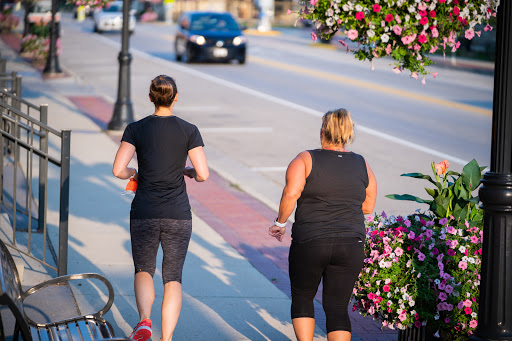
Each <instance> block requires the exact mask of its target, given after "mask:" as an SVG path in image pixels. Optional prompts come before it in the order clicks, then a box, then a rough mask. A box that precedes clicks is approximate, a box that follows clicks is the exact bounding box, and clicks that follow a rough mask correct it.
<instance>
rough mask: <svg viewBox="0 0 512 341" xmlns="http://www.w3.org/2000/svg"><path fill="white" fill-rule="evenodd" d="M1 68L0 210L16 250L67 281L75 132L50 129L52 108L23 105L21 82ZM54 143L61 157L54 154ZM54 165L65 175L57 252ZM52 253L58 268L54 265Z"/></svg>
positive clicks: (60, 196) (60, 206)
mask: <svg viewBox="0 0 512 341" xmlns="http://www.w3.org/2000/svg"><path fill="white" fill-rule="evenodd" d="M1 67H2V66H1V63H0V85H2V87H1V88H0V114H1V122H0V153H1V154H2V155H1V157H0V207H4V208H6V209H7V210H8V214H9V216H10V219H11V221H12V223H11V225H12V246H13V247H14V248H15V249H16V250H18V251H19V252H21V253H23V254H24V255H26V256H28V257H30V258H32V259H35V260H37V261H39V262H41V263H42V264H44V265H45V266H48V267H50V268H52V269H54V270H56V271H57V273H58V275H59V276H62V275H65V274H66V273H67V250H68V213H69V170H70V135H71V132H70V131H69V130H63V131H58V130H56V129H54V128H52V127H50V126H48V106H47V105H41V106H35V105H33V104H32V103H30V102H28V101H26V100H23V99H22V98H21V77H20V76H17V75H16V74H15V73H10V74H9V75H10V78H9V75H8V74H7V73H5V72H4V73H1V71H2V70H1ZM2 76H5V78H2ZM1 82H3V83H1ZM50 141H52V143H53V144H54V145H55V148H54V149H55V150H60V153H58V152H55V151H54V152H49V142H50ZM59 154H60V155H59ZM49 165H55V166H57V168H58V169H59V171H60V174H59V185H60V186H59V222H58V239H59V242H58V253H57V252H55V250H54V249H53V246H52V244H51V243H50V242H49V241H50V238H49V235H48V226H47V217H48V166H49ZM9 167H12V169H10V168H9ZM6 172H10V173H9V175H10V176H11V177H12V188H10V185H11V184H10V183H9V184H7V183H5V181H4V177H5V175H6ZM20 178H21V179H20ZM9 182H11V181H9ZM20 188H21V190H20ZM36 193H37V195H34V194H36ZM35 197H37V200H36V198H35ZM20 216H21V217H22V218H23V219H19V217H20ZM17 231H18V232H20V231H22V232H26V233H27V240H26V244H27V245H23V246H20V245H18V243H17V239H16V232H17ZM32 233H37V234H42V236H43V238H42V245H35V246H34V245H32V240H33V238H32ZM33 250H37V252H36V253H37V256H36V255H35V253H34V252H33ZM47 250H49V251H50V256H51V257H52V258H53V261H54V264H55V265H56V266H54V265H52V264H51V263H50V262H49V259H48V255H47V253H48V252H47Z"/></svg>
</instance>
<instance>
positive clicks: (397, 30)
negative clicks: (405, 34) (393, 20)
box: [393, 25, 402, 36]
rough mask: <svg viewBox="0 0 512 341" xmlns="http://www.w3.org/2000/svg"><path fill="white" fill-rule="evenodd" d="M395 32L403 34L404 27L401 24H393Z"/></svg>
mask: <svg viewBox="0 0 512 341" xmlns="http://www.w3.org/2000/svg"><path fill="white" fill-rule="evenodd" d="M393 32H394V33H395V34H396V35H397V36H399V35H401V34H402V28H401V27H400V26H398V25H395V26H393Z"/></svg>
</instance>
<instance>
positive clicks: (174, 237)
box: [130, 218, 192, 284]
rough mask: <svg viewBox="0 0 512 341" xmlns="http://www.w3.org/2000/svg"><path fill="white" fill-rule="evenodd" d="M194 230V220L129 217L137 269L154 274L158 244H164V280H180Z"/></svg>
mask: <svg viewBox="0 0 512 341" xmlns="http://www.w3.org/2000/svg"><path fill="white" fill-rule="evenodd" d="M191 234H192V220H176V219H166V218H161V219H130V236H131V241H132V257H133V265H134V266H135V273H137V272H142V271H144V272H147V273H149V274H150V275H151V277H153V276H154V274H155V268H156V256H157V252H158V246H159V245H160V244H162V250H163V260H162V280H163V282H164V284H166V283H167V282H171V281H176V282H180V283H181V274H182V271H183V265H184V263H185V257H186V256H187V250H188V244H189V242H190V236H191Z"/></svg>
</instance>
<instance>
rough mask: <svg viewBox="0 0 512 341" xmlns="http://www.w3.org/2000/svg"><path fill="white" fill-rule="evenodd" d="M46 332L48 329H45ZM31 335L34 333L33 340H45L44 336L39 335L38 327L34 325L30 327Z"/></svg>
mask: <svg viewBox="0 0 512 341" xmlns="http://www.w3.org/2000/svg"><path fill="white" fill-rule="evenodd" d="M43 332H44V333H46V331H43ZM30 335H32V340H39V339H41V340H43V338H42V337H41V338H40V336H39V331H38V329H37V328H34V327H30Z"/></svg>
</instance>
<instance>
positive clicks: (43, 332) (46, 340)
mask: <svg viewBox="0 0 512 341" xmlns="http://www.w3.org/2000/svg"><path fill="white" fill-rule="evenodd" d="M37 331H38V332H39V338H40V339H41V341H50V335H49V333H50V331H49V330H48V329H46V328H40V329H39V328H38V329H37ZM36 340H38V339H36Z"/></svg>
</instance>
